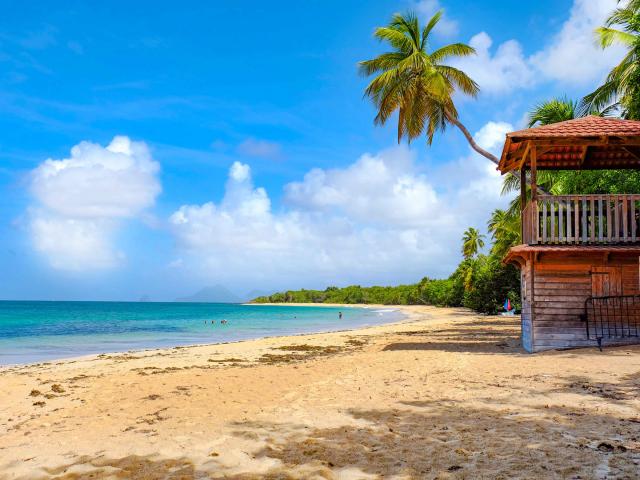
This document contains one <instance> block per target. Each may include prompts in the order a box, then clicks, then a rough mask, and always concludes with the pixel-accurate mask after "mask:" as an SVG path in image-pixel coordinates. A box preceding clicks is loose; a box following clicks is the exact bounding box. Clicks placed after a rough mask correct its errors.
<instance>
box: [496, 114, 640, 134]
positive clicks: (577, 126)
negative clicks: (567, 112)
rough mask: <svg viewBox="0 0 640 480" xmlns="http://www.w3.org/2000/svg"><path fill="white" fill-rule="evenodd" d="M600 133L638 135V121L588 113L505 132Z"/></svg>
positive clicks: (639, 132) (639, 129) (639, 127)
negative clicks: (583, 115)
mask: <svg viewBox="0 0 640 480" xmlns="http://www.w3.org/2000/svg"><path fill="white" fill-rule="evenodd" d="M602 135H620V136H625V135H631V136H635V135H638V136H640V121H637V120H621V119H618V118H606V117H597V116H595V115H590V116H588V117H582V118H576V119H574V120H566V121H564V122H558V123H552V124H550V125H543V126H540V127H533V128H528V129H526V130H518V131H516V132H511V133H508V134H507V137H511V138H548V137H593V136H602Z"/></svg>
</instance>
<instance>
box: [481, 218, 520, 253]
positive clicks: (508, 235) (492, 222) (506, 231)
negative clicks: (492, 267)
mask: <svg viewBox="0 0 640 480" xmlns="http://www.w3.org/2000/svg"><path fill="white" fill-rule="evenodd" d="M487 227H488V229H489V232H490V233H491V238H492V239H493V246H492V247H491V253H492V254H494V255H496V256H498V257H504V256H505V255H506V254H507V252H508V251H509V249H510V248H511V247H513V246H514V245H519V244H520V243H521V241H522V238H521V235H520V216H519V215H517V214H516V215H513V214H512V213H511V212H510V211H507V210H500V209H496V210H494V211H493V214H492V215H491V218H490V219H489V222H488V223H487Z"/></svg>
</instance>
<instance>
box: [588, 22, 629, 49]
mask: <svg viewBox="0 0 640 480" xmlns="http://www.w3.org/2000/svg"><path fill="white" fill-rule="evenodd" d="M596 40H597V42H598V44H599V45H600V46H601V47H602V48H607V47H610V46H611V45H613V44H614V43H619V44H621V45H624V46H625V47H629V48H631V47H633V45H634V43H635V41H636V37H635V35H633V34H631V33H628V32H623V31H621V30H617V29H615V28H610V27H599V28H596Z"/></svg>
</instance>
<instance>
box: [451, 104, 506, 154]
mask: <svg viewBox="0 0 640 480" xmlns="http://www.w3.org/2000/svg"><path fill="white" fill-rule="evenodd" d="M445 115H446V117H447V120H449V121H450V122H451V123H453V124H454V125H455V126H456V127H458V129H459V130H460V131H461V132H462V134H463V135H464V136H465V137H466V138H467V141H468V142H469V145H471V148H473V149H474V150H475V151H476V152H478V153H479V154H480V155H482V156H483V157H486V158H488V159H489V160H491V161H492V162H493V163H495V164H496V165H498V163H500V160H499V159H498V157H496V156H495V155H493V154H492V153H490V152H487V151H486V150H485V149H484V148H482V147H481V146H480V145H478V144H477V143H476V141H475V140H474V139H473V136H472V135H471V134H470V133H469V130H467V127H465V126H464V125H463V124H462V123H460V121H459V120H458V119H457V118H455V117H454V116H453V115H451V114H449V113H448V112H447V113H445Z"/></svg>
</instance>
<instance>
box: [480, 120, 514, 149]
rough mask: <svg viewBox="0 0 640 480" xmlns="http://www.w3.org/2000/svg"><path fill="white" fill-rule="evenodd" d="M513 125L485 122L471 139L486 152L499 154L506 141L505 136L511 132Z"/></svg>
mask: <svg viewBox="0 0 640 480" xmlns="http://www.w3.org/2000/svg"><path fill="white" fill-rule="evenodd" d="M513 131H514V128H513V125H511V124H510V123H507V122H487V123H486V124H485V125H484V126H483V127H482V128H481V129H480V130H478V131H477V132H476V134H475V135H474V136H473V139H474V140H475V141H476V142H477V143H478V145H480V146H481V147H482V148H484V149H486V150H490V151H492V152H495V153H496V154H499V153H501V152H499V151H498V150H500V149H501V148H502V145H504V142H505V140H506V135H507V133H509V132H513Z"/></svg>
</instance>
